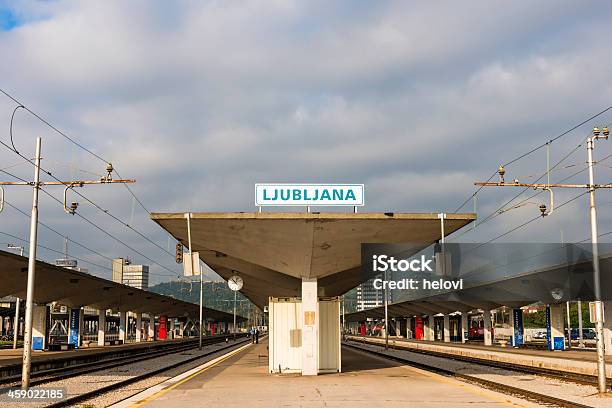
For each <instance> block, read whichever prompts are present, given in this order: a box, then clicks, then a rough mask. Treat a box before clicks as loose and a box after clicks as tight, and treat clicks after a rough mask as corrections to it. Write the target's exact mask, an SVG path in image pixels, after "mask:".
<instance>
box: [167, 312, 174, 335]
mask: <svg viewBox="0 0 612 408" xmlns="http://www.w3.org/2000/svg"><path fill="white" fill-rule="evenodd" d="M174 320H175V318H174V317H171V318H170V335H169V336H168V338H169V339H170V340H173V339H174Z"/></svg>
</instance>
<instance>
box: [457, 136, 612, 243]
mask: <svg viewBox="0 0 612 408" xmlns="http://www.w3.org/2000/svg"><path fill="white" fill-rule="evenodd" d="M579 146H580V145H579ZM566 157H567V156H566ZM611 157H612V154H609V155H607V156H605V157H604V158H602V159H600V160H598V161H597V162H595V164H594V166H596V165H598V164H600V163H602V162H604V161H606V160H608V159H609V158H611ZM564 160H565V159H564ZM587 170H588V167H585V168H584V169H581V170H578V171H576V172H574V173H572V174H570V175H569V176H567V177H565V178H562V179H561V180H559V181H558V183H562V182H564V181H567V180H569V179H571V178H573V177H575V176H577V175H578V174H580V173H582V172H585V171H587ZM544 175H546V173H544ZM544 175H542V176H540V177H539V178H538V179H537V180H536V181H535V182H536V183H537V182H538V181H539V180H541V179H542V177H544ZM529 189H530V187H527V188H525V189H523V190H521V192H520V193H519V194H517V195H516V196H514V197H513V198H512V199H511V200H509V201H507V202H506V203H505V204H504V205H502V206H500V207H498V209H497V210H495V211H494V212H492V213H491V214H489V215H488V216H487V217H485V219H484V220H482V221H481V222H480V223H479V224H478V226H481V225H482V224H484V223H486V222H488V221H491V220H493V219H495V218H497V217H499V216H500V215H502V214H504V213H505V212H506V211H508V210H509V209H506V210H503V208H504V207H506V206H507V205H508V204H510V203H511V202H512V201H514V200H516V199H517V198H518V197H519V196H520V195H522V194H523V193H525V192H526V191H527V190H529ZM542 193H543V190H540V191H538V192H536V193H534V194H532V195H530V196H529V197H527V198H525V199H523V200H521V201H519V202H518V204H516V205H515V206H514V207H513V208H517V207H519V206H521V205H522V204H524V203H526V202H528V201H529V200H531V199H532V198H535V197H537V196H539V195H540V194H542ZM510 209H512V208H510ZM472 231H474V229H467V230H465V231H462V232H461V233H460V234H459V235H457V236H455V237H453V239H459V238H461V237H462V236H464V235H466V234H468V233H470V232H472Z"/></svg>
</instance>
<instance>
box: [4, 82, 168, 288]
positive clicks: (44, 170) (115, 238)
mask: <svg viewBox="0 0 612 408" xmlns="http://www.w3.org/2000/svg"><path fill="white" fill-rule="evenodd" d="M0 91H1V89H0ZM0 143H1V144H2V145H4V146H5V147H6V148H8V149H9V150H10V151H12V152H13V153H15V154H17V155H18V156H20V157H21V158H23V159H24V160H25V161H26V162H28V163H30V164H31V165H32V166H34V167H36V164H35V163H32V160H30V159H29V158H27V157H25V156H24V155H22V154H21V153H19V152H18V151H16V150H13V149H11V148H10V146H8V145H7V144H6V143H4V142H2V141H0ZM40 169H41V170H42V171H43V172H44V173H46V174H47V175H49V176H50V177H51V178H53V179H54V180H56V181H58V182H61V180H60V179H58V178H57V177H55V176H54V175H53V174H52V173H51V172H50V171H48V170H46V169H45V168H43V167H42V166H40ZM2 171H3V172H4V173H6V174H9V175H11V176H13V177H15V178H17V179H19V180H21V181H24V182H27V183H29V182H28V181H26V180H24V179H22V178H20V177H18V176H15V175H13V174H11V173H9V172H7V171H4V170H2ZM40 190H41V191H42V192H44V193H45V194H47V195H48V196H50V197H51V198H52V199H53V200H55V201H57V202H58V203H59V204H61V206H62V207H64V203H63V202H62V201H60V200H58V199H57V198H55V196H53V195H52V194H50V193H49V192H47V191H46V190H44V189H42V188H41V189H40ZM75 193H77V194H78V195H80V196H81V197H83V198H85V199H86V200H87V201H88V202H90V203H92V204H94V203H93V201H91V200H90V199H89V198H87V197H85V196H84V195H82V194H81V193H79V192H77V191H75ZM94 205H96V207H97V208H98V209H99V210H101V211H102V212H104V213H106V214H108V215H110V216H111V217H113V218H115V219H116V220H118V221H119V222H121V223H122V224H124V225H125V226H128V227H129V228H130V229H132V230H133V231H135V232H137V233H138V234H139V235H140V236H142V237H144V238H145V239H147V241H149V242H151V243H153V244H154V245H156V246H157V247H158V248H160V249H162V250H163V251H164V252H166V253H168V254H170V255H172V256H174V255H173V254H171V253H170V252H169V251H168V250H166V249H164V248H162V247H161V246H159V245H158V244H156V243H155V242H153V241H152V240H150V239H149V238H147V237H145V236H144V235H143V234H142V233H140V232H139V231H137V230H136V229H135V228H133V227H131V226H129V224H127V223H125V222H123V221H122V220H120V219H119V218H117V217H115V216H114V215H112V214H110V213H109V212H108V211H107V210H104V209H102V208H101V207H99V206H98V205H97V204H94ZM75 214H76V215H78V216H79V217H80V218H81V219H83V220H84V221H86V222H88V223H89V224H91V225H92V226H94V227H95V228H97V229H99V230H100V231H102V232H104V233H105V234H106V235H108V236H109V237H111V238H113V239H114V240H116V241H117V242H119V243H121V244H122V245H124V246H125V247H126V248H128V249H130V250H131V251H133V252H135V253H137V254H138V255H140V256H142V257H144V258H145V259H147V260H149V261H150V262H152V263H153V264H155V265H157V266H160V267H161V268H163V269H166V270H167V271H169V272H170V273H172V275H171V276H175V275H176V273H175V272H174V271H172V270H171V269H169V268H168V267H166V266H164V265H161V264H159V263H158V262H156V261H154V260H153V259H151V258H150V257H148V256H146V255H144V254H143V253H142V252H140V251H138V250H136V249H134V248H133V247H131V246H130V245H128V244H126V243H125V242H123V241H122V240H121V239H119V238H117V237H115V236H114V235H113V234H111V233H109V232H108V231H106V230H105V229H103V228H101V227H100V226H98V225H97V224H96V223H94V222H93V221H91V220H89V219H88V218H86V217H84V216H83V215H81V214H79V213H75Z"/></svg>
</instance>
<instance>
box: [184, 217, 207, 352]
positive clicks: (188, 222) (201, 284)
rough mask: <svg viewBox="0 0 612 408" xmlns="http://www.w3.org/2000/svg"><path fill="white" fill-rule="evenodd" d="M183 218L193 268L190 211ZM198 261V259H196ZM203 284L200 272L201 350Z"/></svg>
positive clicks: (199, 345) (200, 345) (200, 344)
mask: <svg viewBox="0 0 612 408" xmlns="http://www.w3.org/2000/svg"><path fill="white" fill-rule="evenodd" d="M185 218H187V243H188V245H189V263H190V265H191V270H192V271H193V270H194V266H193V255H192V253H193V252H192V251H191V249H192V248H191V213H187V214H185ZM198 262H199V261H198ZM203 286H204V284H203V282H202V273H200V330H199V338H200V339H199V340H200V341H199V344H198V348H199V349H200V350H202V315H203V311H202V299H203V297H202V292H203V290H202V288H203Z"/></svg>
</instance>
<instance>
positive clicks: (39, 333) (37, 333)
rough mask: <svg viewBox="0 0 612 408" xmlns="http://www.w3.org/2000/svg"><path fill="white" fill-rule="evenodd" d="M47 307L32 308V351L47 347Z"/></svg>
mask: <svg viewBox="0 0 612 408" xmlns="http://www.w3.org/2000/svg"><path fill="white" fill-rule="evenodd" d="M46 331H47V306H45V305H42V306H39V305H34V306H33V307H32V350H44V349H45V348H46V347H47V338H46V336H45V333H46Z"/></svg>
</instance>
